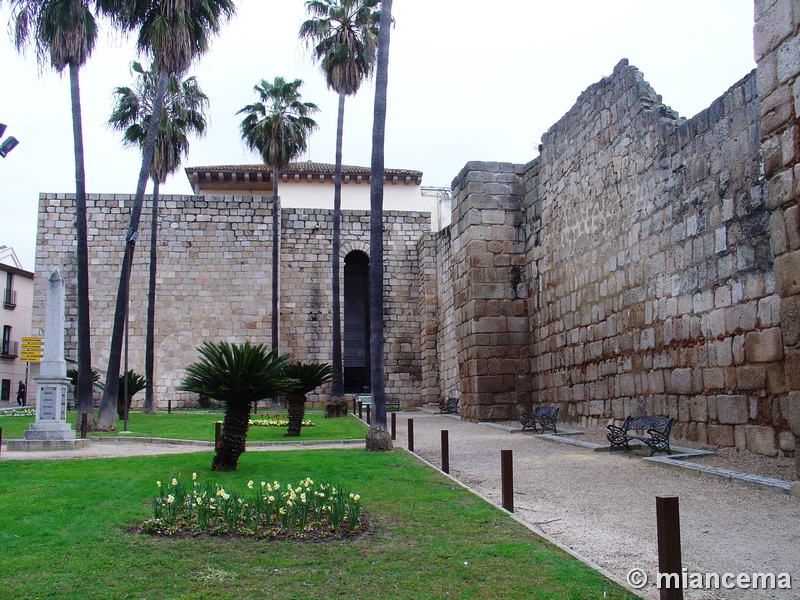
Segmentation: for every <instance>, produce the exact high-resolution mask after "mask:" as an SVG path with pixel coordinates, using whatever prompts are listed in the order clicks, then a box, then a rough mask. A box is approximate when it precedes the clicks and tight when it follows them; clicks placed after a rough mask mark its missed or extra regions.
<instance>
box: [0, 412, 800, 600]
mask: <svg viewBox="0 0 800 600" xmlns="http://www.w3.org/2000/svg"><path fill="white" fill-rule="evenodd" d="M408 418H413V419H414V431H415V434H414V440H415V451H416V453H417V454H418V455H419V456H420V457H421V458H424V459H425V460H427V461H429V462H430V463H432V464H434V465H436V466H438V465H440V464H441V447H440V440H441V434H440V432H441V430H442V429H447V430H448V431H449V440H450V473H451V475H453V476H454V477H455V478H456V479H458V480H459V481H461V482H462V483H464V484H465V485H467V486H469V487H470V488H472V489H473V490H475V491H476V492H478V493H479V494H481V495H482V496H484V497H486V498H488V499H490V500H491V501H493V502H495V503H496V504H500V503H501V491H500V490H501V485H500V450H501V449H502V450H512V451H513V456H514V505H515V514H516V516H517V517H519V518H521V519H522V520H523V521H525V522H527V523H528V524H530V525H532V526H533V527H534V528H537V529H539V530H540V531H542V532H544V533H545V534H547V535H549V536H551V537H552V538H554V539H555V540H557V541H558V542H560V543H561V544H563V545H565V546H568V547H570V548H572V549H573V550H574V551H576V552H578V553H579V554H581V555H583V556H585V557H587V558H589V559H590V560H592V561H594V562H595V563H597V564H598V565H600V566H601V567H604V568H605V569H607V570H608V571H610V572H611V573H613V574H614V575H616V576H617V577H618V578H620V579H622V580H625V578H626V575H627V573H628V572H629V571H630V570H631V569H633V568H643V569H645V570H646V571H647V572H648V575H649V580H650V581H651V582H652V581H654V579H655V573H656V571H657V564H658V558H657V550H656V521H655V496H657V495H676V496H678V497H679V498H680V511H681V543H682V555H683V565H684V567H686V568H687V569H688V572H690V573H706V572H714V573H719V574H720V575H722V574H723V573H735V574H738V573H754V572H764V573H775V574H776V575H777V574H778V573H790V574H791V576H792V586H793V588H794V589H793V590H763V591H756V590H716V591H714V592H706V591H700V590H686V591H685V594H684V596H685V598H687V599H691V600H699V599H706V598H708V599H718V598H719V599H721V598H725V599H727V598H732V599H733V598H735V599H738V598H779V599H783V598H794V599H797V598H800V501H798V499H797V498H794V497H791V496H787V495H781V494H777V493H774V492H767V491H762V490H759V489H755V488H750V487H745V486H742V485H739V484H736V483H731V482H726V481H721V480H717V479H709V478H705V477H698V476H697V475H696V474H692V473H689V472H686V471H683V470H675V469H665V468H663V467H659V466H658V465H653V464H650V463H648V462H646V461H642V460H641V458H640V456H638V455H635V454H634V455H626V454H618V453H614V454H608V453H605V452H594V451H592V450H591V449H587V448H581V447H577V446H571V445H567V444H561V443H558V442H554V441H551V440H547V439H544V438H539V437H538V436H535V435H529V434H514V435H511V434H509V433H508V432H507V431H505V430H502V429H497V428H493V427H488V426H485V425H478V424H475V423H468V422H466V421H461V420H459V419H454V418H451V417H447V416H443V415H436V414H431V413H427V412H424V411H419V412H417V411H414V412H410V411H405V412H400V413H397V442H396V447H398V448H406V447H407V443H408V440H407V431H408V427H407V422H406V421H407V419H408ZM310 447H314V448H317V447H327V448H342V447H343V445H342V444H341V443H333V444H319V445H314V446H309V445H304V446H298V445H296V444H291V443H287V444H274V445H269V446H262V447H254V448H251V449H248V451H260V450H265V451H267V450H270V451H275V450H290V449H299V448H310ZM344 447H345V448H348V447H350V448H352V447H357V446H344ZM209 449H210V444H195V445H185V444H170V443H135V442H133V441H130V440H125V441H120V442H108V441H105V442H93V443H92V444H91V446H90V447H89V448H87V449H83V450H79V451H76V452H63V453H62V452H36V453H29V452H7V451H5V450H4V451H3V452H2V456H1V457H0V458H2V460H14V459H34V458H35V459H66V458H100V457H112V456H133V455H144V454H149V455H150V454H174V453H183V452H199V451H208V450H209ZM644 592H645V594H646V595H647V596H648V597H650V598H654V599H655V598H658V591H657V590H656V588H655V587H654V586H653V585H648V587H646V588H645V589H644Z"/></svg>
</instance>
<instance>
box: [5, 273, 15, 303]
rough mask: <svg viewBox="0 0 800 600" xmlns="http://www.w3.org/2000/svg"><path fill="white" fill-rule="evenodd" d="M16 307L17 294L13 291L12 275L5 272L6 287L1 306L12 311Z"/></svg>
mask: <svg viewBox="0 0 800 600" xmlns="http://www.w3.org/2000/svg"><path fill="white" fill-rule="evenodd" d="M16 305H17V292H15V291H14V275H13V274H12V273H8V272H6V287H5V289H4V290H3V306H4V307H5V308H10V309H14V307H16Z"/></svg>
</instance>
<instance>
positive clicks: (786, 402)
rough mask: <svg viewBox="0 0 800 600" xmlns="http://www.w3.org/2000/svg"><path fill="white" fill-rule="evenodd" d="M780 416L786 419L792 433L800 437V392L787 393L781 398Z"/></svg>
mask: <svg viewBox="0 0 800 600" xmlns="http://www.w3.org/2000/svg"><path fill="white" fill-rule="evenodd" d="M781 415H783V418H784V419H786V422H787V423H788V424H789V428H790V429H791V431H792V433H793V434H794V435H795V436H797V437H800V392H798V391H793V392H789V393H788V394H787V395H786V396H783V397H782V398H781Z"/></svg>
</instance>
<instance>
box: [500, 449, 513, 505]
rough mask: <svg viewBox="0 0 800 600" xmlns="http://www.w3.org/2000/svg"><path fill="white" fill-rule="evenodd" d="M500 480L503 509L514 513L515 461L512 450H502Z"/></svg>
mask: <svg viewBox="0 0 800 600" xmlns="http://www.w3.org/2000/svg"><path fill="white" fill-rule="evenodd" d="M500 478H501V479H502V488H503V508H505V509H506V510H507V511H508V512H512V513H513V512H514V461H513V458H512V454H511V450H500Z"/></svg>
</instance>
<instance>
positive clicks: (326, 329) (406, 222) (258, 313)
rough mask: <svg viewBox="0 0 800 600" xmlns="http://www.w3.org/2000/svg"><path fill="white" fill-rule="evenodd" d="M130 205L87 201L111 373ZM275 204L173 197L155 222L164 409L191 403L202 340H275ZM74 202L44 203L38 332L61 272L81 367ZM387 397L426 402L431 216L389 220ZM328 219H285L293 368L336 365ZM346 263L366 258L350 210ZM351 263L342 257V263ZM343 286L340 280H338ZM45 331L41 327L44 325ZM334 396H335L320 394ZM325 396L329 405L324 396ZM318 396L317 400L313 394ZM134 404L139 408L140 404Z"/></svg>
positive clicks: (142, 285) (134, 297)
mask: <svg viewBox="0 0 800 600" xmlns="http://www.w3.org/2000/svg"><path fill="white" fill-rule="evenodd" d="M130 206H131V197H130V196H128V195H93V194H90V195H89V198H88V200H87V207H88V213H89V214H88V219H89V261H90V267H89V268H90V292H91V299H90V301H91V308H92V313H91V319H92V344H93V347H92V361H93V366H94V368H95V369H97V370H99V371H103V370H104V369H105V366H106V364H107V361H108V349H109V339H110V337H111V327H112V323H113V311H114V306H115V302H116V289H117V285H118V280H119V268H120V261H121V259H122V250H123V238H124V232H125V231H126V229H127V226H128V219H129V213H130ZM269 206H270V199H269V198H268V197H264V198H260V197H242V196H204V197H198V196H165V197H163V198H162V202H161V207H162V208H161V210H160V226H159V240H158V246H159V250H158V251H159V258H158V264H159V271H158V309H157V313H156V314H157V317H156V328H155V337H156V361H155V363H156V381H157V387H156V399H157V402H158V403H159V404H160V405H161V406H165V405H166V403H167V401H168V400H172V402H173V406H176V405H181V404H182V403H183V402H185V401H188V402H192V401H193V400H194V396H193V395H190V394H181V393H179V392H177V391H176V390H175V388H176V387H177V386H178V385H179V384H180V381H181V379H182V378H183V369H184V368H185V367H186V365H188V364H189V363H191V362H194V361H195V360H197V352H196V348H197V346H199V345H200V343H201V342H202V341H204V340H210V341H220V340H226V341H230V342H243V341H245V340H250V341H251V342H253V343H265V344H267V345H268V346H269V343H270V327H271V314H270V312H271V310H270V306H271V304H270V302H271V300H270V298H271V291H270V290H271V229H272V225H271V220H272V217H271V211H270V208H269ZM149 207H150V201H149V199H147V200H146V202H145V210H144V212H143V215H142V225H141V232H140V236H139V240H138V244H137V250H136V257H135V264H134V269H133V274H132V279H131V302H130V315H131V316H130V359H129V362H130V367H131V368H132V369H134V370H135V371H137V372H140V373H144V336H145V319H146V306H147V277H148V266H147V265H148V262H149V247H150V235H149V231H150V214H151V213H150V208H149ZM73 215H74V199H73V197H72V196H71V195H64V194H58V195H55V194H46V195H42V196H41V198H40V205H39V228H38V231H39V234H38V236H39V237H38V244H37V260H36V264H37V273H36V285H37V292H38V293H37V294H36V298H37V300H36V305H35V308H34V328H41V327H42V325H43V320H44V306H43V298H44V294H43V293H42V289H43V288H42V286H43V285H44V282H45V276H46V274H47V273H48V271H49V269H51V268H52V267H53V266H59V267H60V268H62V270H63V272H64V277H65V280H66V281H67V286H68V287H67V335H66V340H67V360H68V361H69V360H71V361H73V362H74V361H75V356H76V354H75V345H76V331H75V319H76V308H75V263H74V251H75V250H74V249H75V241H74V240H75V235H74V228H73V222H72V219H73ZM385 222H386V224H385V233H384V236H385V238H384V239H385V250H384V252H385V258H386V279H387V280H388V282H389V283H388V285H387V286H386V291H385V300H384V306H385V307H386V322H385V335H386V341H387V344H386V349H387V356H386V368H387V377H386V394H387V397H388V398H391V399H398V400H400V401H401V402H403V404H404V405H407V404H411V403H419V387H420V374H419V362H420V361H419V357H420V346H419V320H418V314H419V313H418V309H417V307H418V294H417V292H416V278H417V270H418V263H417V261H416V251H415V247H416V243H417V240H418V239H419V237H420V236H421V235H422V234H423V232H426V231H428V229H429V226H428V223H429V219H428V216H427V215H426V214H423V213H395V212H389V211H387V212H386V213H385ZM331 226H332V215H331V211H327V210H319V209H314V210H309V209H306V210H303V209H284V210H283V211H282V239H281V256H282V257H283V262H282V270H281V283H280V286H281V323H280V351H281V352H291V353H292V356H293V358H294V359H295V360H303V361H326V362H329V361H330V360H331V331H332V326H331V313H330V300H329V298H330V286H331V273H330V251H331ZM341 235H342V258H344V256H345V255H346V254H347V253H348V252H350V251H351V250H362V251H364V252H365V253H366V254H367V255H368V254H369V247H368V245H369V242H368V240H369V217H368V215H367V213H366V212H365V211H343V215H342V234H341ZM342 265H344V260H342ZM342 280H343V274H342ZM39 332H40V333H41V329H39ZM322 391H323V392H324V393H327V388H323V390H322ZM324 393H323V394H322V395H320V396H319V398H317V400H318V401H324V400H325V399H326V396H325V395H324ZM311 399H312V400H313V399H314V398H311ZM137 400H139V401H141V400H140V399H138V398H137Z"/></svg>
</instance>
